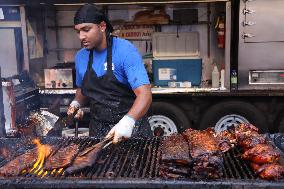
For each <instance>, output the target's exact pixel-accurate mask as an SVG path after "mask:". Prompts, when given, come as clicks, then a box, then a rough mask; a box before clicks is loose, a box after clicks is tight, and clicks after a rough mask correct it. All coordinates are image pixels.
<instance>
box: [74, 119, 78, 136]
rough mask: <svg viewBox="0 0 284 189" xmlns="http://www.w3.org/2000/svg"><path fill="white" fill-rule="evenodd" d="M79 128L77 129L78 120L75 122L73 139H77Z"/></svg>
mask: <svg viewBox="0 0 284 189" xmlns="http://www.w3.org/2000/svg"><path fill="white" fill-rule="evenodd" d="M78 134H79V128H78V120H76V121H75V137H78Z"/></svg>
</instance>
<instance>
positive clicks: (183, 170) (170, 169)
mask: <svg viewBox="0 0 284 189" xmlns="http://www.w3.org/2000/svg"><path fill="white" fill-rule="evenodd" d="M161 172H167V173H174V174H180V175H183V176H188V175H189V169H188V167H183V166H175V165H171V166H169V165H161V166H160V175H162V174H161Z"/></svg>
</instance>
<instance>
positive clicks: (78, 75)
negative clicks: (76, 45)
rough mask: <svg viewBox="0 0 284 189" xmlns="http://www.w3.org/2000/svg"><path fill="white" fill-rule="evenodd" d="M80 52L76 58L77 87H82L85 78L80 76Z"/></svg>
mask: <svg viewBox="0 0 284 189" xmlns="http://www.w3.org/2000/svg"><path fill="white" fill-rule="evenodd" d="M79 56H80V55H79V52H78V53H77V54H76V56H75V69H76V86H77V87H81V86H82V81H83V78H82V76H81V74H80V61H79Z"/></svg>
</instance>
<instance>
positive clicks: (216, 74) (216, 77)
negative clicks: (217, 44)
mask: <svg viewBox="0 0 284 189" xmlns="http://www.w3.org/2000/svg"><path fill="white" fill-rule="evenodd" d="M219 78H220V74H219V71H218V68H217V66H216V65H215V66H214V68H213V71H212V87H213V88H219V82H220V79H219Z"/></svg>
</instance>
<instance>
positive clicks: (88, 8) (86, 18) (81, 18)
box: [74, 4, 113, 32]
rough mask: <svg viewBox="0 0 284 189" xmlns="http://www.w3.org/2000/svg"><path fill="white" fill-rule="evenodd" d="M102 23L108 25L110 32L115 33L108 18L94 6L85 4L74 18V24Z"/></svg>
mask: <svg viewBox="0 0 284 189" xmlns="http://www.w3.org/2000/svg"><path fill="white" fill-rule="evenodd" d="M102 21H104V22H105V23H106V27H107V30H108V31H109V32H112V31H113V27H112V25H111V24H110V22H109V20H108V18H107V16H106V15H105V14H104V13H103V12H102V11H101V10H99V9H98V8H97V7H96V6H95V5H94V4H85V5H83V6H81V7H80V8H79V9H78V10H77V12H76V13H75V16H74V24H75V25H77V24H82V23H94V24H99V23H101V22H102Z"/></svg>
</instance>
